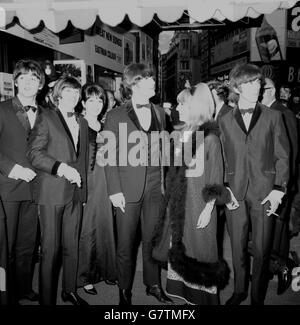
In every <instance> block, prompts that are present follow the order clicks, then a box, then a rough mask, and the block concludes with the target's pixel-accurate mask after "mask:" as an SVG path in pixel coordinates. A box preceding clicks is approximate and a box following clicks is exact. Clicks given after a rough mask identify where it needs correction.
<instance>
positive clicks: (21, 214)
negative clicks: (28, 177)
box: [3, 201, 38, 303]
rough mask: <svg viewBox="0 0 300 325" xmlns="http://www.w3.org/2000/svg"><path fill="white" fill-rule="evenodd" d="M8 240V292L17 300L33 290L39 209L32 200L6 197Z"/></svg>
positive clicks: (4, 202)
mask: <svg viewBox="0 0 300 325" xmlns="http://www.w3.org/2000/svg"><path fill="white" fill-rule="evenodd" d="M3 209H4V213H5V220H6V230H7V244H8V266H9V267H8V277H7V279H8V285H7V287H8V296H9V301H10V303H16V302H17V301H18V300H19V299H20V298H22V297H23V296H24V295H26V294H28V293H30V292H31V290H32V278H33V271H34V265H33V257H34V251H35V248H36V238H37V223H38V209H37V205H36V204H35V203H33V202H32V201H19V202H18V201H3Z"/></svg>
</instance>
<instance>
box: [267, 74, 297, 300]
mask: <svg viewBox="0 0 300 325" xmlns="http://www.w3.org/2000/svg"><path fill="white" fill-rule="evenodd" d="M261 103H262V104H263V105H266V106H267V107H269V108H270V109H271V110H274V111H278V112H280V113H282V117H283V121H284V125H285V128H286V132H287V136H288V139H289V144H290V179H289V183H288V186H287V193H286V196H285V197H284V199H283V202H282V205H281V206H280V208H279V209H278V214H279V216H278V217H277V218H276V225H275V231H274V242H273V249H272V255H271V264H270V271H271V272H272V274H274V273H275V274H277V275H278V289H277V293H278V294H282V293H284V292H285V290H286V289H287V288H288V287H289V285H290V283H291V281H292V274H291V272H292V268H293V264H292V263H291V260H289V258H288V256H289V246H290V245H289V244H290V236H289V219H290V214H291V204H292V200H293V197H294V193H295V190H296V187H297V177H296V176H297V165H296V158H297V154H298V134H297V133H298V132H297V120H296V117H295V115H294V113H293V112H292V111H291V110H289V109H288V108H287V107H285V106H284V105H282V104H281V103H280V101H278V100H277V99H276V88H275V83H274V81H273V80H272V79H270V78H265V84H264V87H263V97H262V101H261Z"/></svg>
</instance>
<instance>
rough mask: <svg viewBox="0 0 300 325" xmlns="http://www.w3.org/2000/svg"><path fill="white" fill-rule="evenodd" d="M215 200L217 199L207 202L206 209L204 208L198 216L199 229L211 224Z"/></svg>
mask: <svg viewBox="0 0 300 325" xmlns="http://www.w3.org/2000/svg"><path fill="white" fill-rule="evenodd" d="M215 201H216V200H212V201H209V202H207V203H206V205H205V207H204V209H203V210H202V212H201V213H200V216H199V218H198V221H197V226H196V228H197V229H199V228H205V227H206V226H207V225H208V224H209V222H210V218H211V213H212V210H213V209H214V205H215Z"/></svg>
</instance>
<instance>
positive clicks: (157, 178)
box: [105, 64, 171, 305]
mask: <svg viewBox="0 0 300 325" xmlns="http://www.w3.org/2000/svg"><path fill="white" fill-rule="evenodd" d="M123 77H124V84H125V86H126V87H127V88H129V89H130V91H131V92H132V98H131V100H129V101H127V102H126V103H125V104H123V105H122V106H120V107H119V108H118V109H117V110H113V111H111V112H110V113H109V114H108V116H107V120H106V124H105V130H107V131H111V132H112V133H113V134H114V135H115V138H116V153H117V155H118V157H117V163H116V166H112V165H111V164H107V166H106V167H105V172H106V177H107V184H108V193H109V195H110V200H111V202H112V204H113V206H114V207H115V208H116V224H117V274H118V284H119V291H120V305H130V304H131V289H132V284H133V280H134V271H135V258H136V256H134V244H135V241H136V235H137V229H138V225H139V222H140V223H141V234H142V248H143V278H144V284H145V285H146V287H147V289H146V293H147V294H148V295H153V296H155V297H156V298H157V299H158V300H159V301H161V302H170V301H171V300H170V299H169V298H168V297H167V296H166V295H165V293H164V292H163V290H162V288H161V284H160V270H159V267H158V265H157V264H155V263H154V262H153V259H152V257H151V237H152V233H153V230H154V226H155V224H156V223H157V220H158V217H159V206H160V202H161V199H162V192H161V186H162V177H163V175H162V166H161V149H160V145H159V141H158V140H157V141H154V142H153V141H152V142H151V141H150V139H151V133H152V132H155V131H157V132H159V131H162V130H163V129H164V125H165V122H164V121H165V116H164V114H165V113H164V111H163V109H162V108H160V107H157V106H155V105H153V104H151V103H149V98H151V97H152V96H153V95H154V94H155V92H154V90H155V81H154V80H153V77H152V71H151V70H150V69H149V67H148V66H146V65H144V64H131V65H129V66H128V67H127V68H126V69H125V71H124V75H123ZM124 130H125V132H123V131H124ZM133 135H137V136H139V135H140V137H141V142H140V158H142V157H145V160H143V161H141V160H139V161H134V160H132V158H133V157H132V153H133V150H132V149H133V148H134V147H135V146H136V145H137V144H136V143H132V142H131V143H130V142H129V141H128V142H129V143H127V136H129V137H131V136H133ZM124 141H125V142H126V143H125V144H124ZM134 157H136V156H134ZM151 158H152V159H153V160H152V161H156V162H157V164H152V161H151Z"/></svg>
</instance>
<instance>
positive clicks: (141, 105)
mask: <svg viewBox="0 0 300 325" xmlns="http://www.w3.org/2000/svg"><path fill="white" fill-rule="evenodd" d="M143 107H145V108H151V104H150V103H149V104H136V108H137V109H140V108H143Z"/></svg>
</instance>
